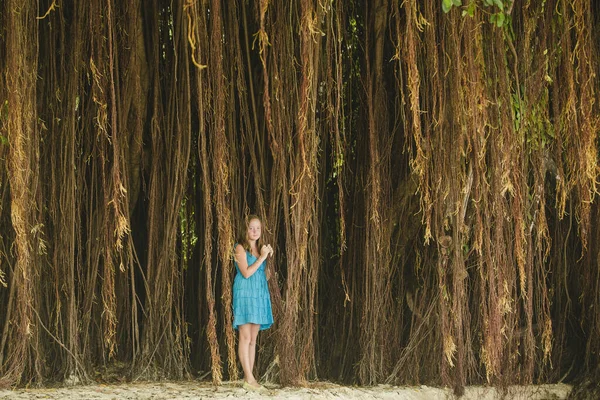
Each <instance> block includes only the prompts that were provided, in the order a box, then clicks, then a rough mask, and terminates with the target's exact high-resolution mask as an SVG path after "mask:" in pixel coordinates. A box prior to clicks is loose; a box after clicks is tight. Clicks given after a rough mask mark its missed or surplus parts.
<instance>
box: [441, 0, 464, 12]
mask: <svg viewBox="0 0 600 400" xmlns="http://www.w3.org/2000/svg"><path fill="white" fill-rule="evenodd" d="M461 5H462V0H442V10H444V12H445V13H448V12H450V10H451V9H452V6H456V7H460V6H461Z"/></svg>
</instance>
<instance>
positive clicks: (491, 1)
mask: <svg viewBox="0 0 600 400" xmlns="http://www.w3.org/2000/svg"><path fill="white" fill-rule="evenodd" d="M483 4H484V5H485V6H493V5H494V0H483Z"/></svg>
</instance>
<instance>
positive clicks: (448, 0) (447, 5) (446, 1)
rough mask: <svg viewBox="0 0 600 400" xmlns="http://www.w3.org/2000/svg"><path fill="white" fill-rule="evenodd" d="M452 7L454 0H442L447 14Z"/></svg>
mask: <svg viewBox="0 0 600 400" xmlns="http://www.w3.org/2000/svg"><path fill="white" fill-rule="evenodd" d="M450 9H452V0H442V11H444V12H445V13H446V14H447V13H448V12H450Z"/></svg>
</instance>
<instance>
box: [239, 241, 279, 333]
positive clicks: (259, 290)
mask: <svg viewBox="0 0 600 400" xmlns="http://www.w3.org/2000/svg"><path fill="white" fill-rule="evenodd" d="M256 260H257V258H256V257H254V256H253V255H252V253H250V252H248V251H246V261H247V262H248V265H252V264H254V263H255V262H256ZM234 262H235V261H234ZM266 267H267V261H266V260H265V261H263V263H262V264H261V265H260V267H259V268H258V270H257V271H256V272H255V273H254V274H252V276H250V277H249V278H244V275H242V273H241V272H240V267H239V266H238V264H237V262H235V270H236V272H237V273H236V275H235V278H234V280H233V328H234V329H238V327H239V326H240V325H244V324H250V323H251V324H259V325H260V330H261V331H262V330H264V329H268V328H270V327H271V325H273V311H272V310H271V294H270V293H269V286H268V284H267V275H266V273H265V269H266Z"/></svg>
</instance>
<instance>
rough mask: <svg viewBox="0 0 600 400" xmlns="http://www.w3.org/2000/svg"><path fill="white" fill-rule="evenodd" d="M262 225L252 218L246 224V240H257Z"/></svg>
mask: <svg viewBox="0 0 600 400" xmlns="http://www.w3.org/2000/svg"><path fill="white" fill-rule="evenodd" d="M261 230H262V224H261V222H260V220H258V219H256V218H254V219H251V220H250V222H249V223H248V232H247V235H248V240H258V239H259V238H260V234H261Z"/></svg>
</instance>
